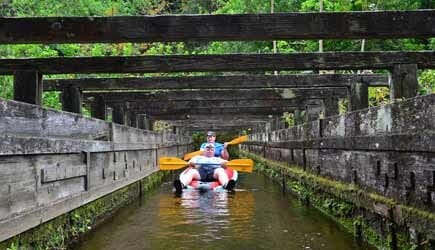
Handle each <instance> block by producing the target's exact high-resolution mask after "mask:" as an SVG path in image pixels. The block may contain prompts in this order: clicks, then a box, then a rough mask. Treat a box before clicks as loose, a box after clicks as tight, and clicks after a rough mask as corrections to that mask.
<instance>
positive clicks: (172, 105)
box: [108, 98, 306, 117]
mask: <svg viewBox="0 0 435 250" xmlns="http://www.w3.org/2000/svg"><path fill="white" fill-rule="evenodd" d="M305 103H306V102H305V100H304V99H303V98H294V99H282V100H193V101H166V102H165V101H161V102H147V101H144V102H141V101H139V100H135V102H129V104H130V105H129V106H130V108H129V110H130V111H132V112H135V111H136V110H141V109H146V110H149V109H155V110H180V109H198V108H209V109H213V108H233V107H239V108H243V107H249V108H259V107H260V108H261V107H264V108H272V107H292V108H302V107H304V105H305ZM111 104H112V103H108V105H111ZM115 106H116V105H115ZM114 111H116V108H115V109H114ZM113 117H114V116H113Z"/></svg>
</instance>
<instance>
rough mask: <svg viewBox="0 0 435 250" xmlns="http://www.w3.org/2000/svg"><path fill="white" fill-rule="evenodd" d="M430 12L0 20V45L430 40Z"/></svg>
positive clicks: (431, 18)
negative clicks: (279, 40) (403, 38)
mask: <svg viewBox="0 0 435 250" xmlns="http://www.w3.org/2000/svg"><path fill="white" fill-rule="evenodd" d="M434 13H435V12H434V11H433V10H422V11H380V12H372V11H370V12H339V13H338V12H337V13H326V12H325V13H285V14H284V13H282V14H281V13H278V14H238V15H229V14H222V15H178V16H154V17H153V16H130V17H128V16H118V17H46V18H5V17H4V18H1V19H0V26H1V27H2V29H1V32H0V43H2V44H5V43H12V44H16V43H93V42H158V41H159V42H169V41H191V40H193V41H217V40H276V39H331V38H333V39H341V38H349V39H350V38H401V37H432V36H434V34H435V30H434V26H435V18H434V16H435V14H434Z"/></svg>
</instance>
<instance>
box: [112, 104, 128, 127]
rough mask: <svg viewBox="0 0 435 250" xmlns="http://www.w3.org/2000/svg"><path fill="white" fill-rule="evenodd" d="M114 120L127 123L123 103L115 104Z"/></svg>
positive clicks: (113, 108) (113, 109)
mask: <svg viewBox="0 0 435 250" xmlns="http://www.w3.org/2000/svg"><path fill="white" fill-rule="evenodd" d="M112 122H114V123H118V124H125V114H124V107H123V106H122V105H114V106H113V107H112Z"/></svg>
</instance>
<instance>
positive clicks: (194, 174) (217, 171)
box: [174, 143, 236, 193]
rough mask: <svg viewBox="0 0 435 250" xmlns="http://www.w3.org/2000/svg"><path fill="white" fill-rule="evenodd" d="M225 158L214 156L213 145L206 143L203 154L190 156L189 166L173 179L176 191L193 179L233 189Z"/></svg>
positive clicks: (179, 191)
mask: <svg viewBox="0 0 435 250" xmlns="http://www.w3.org/2000/svg"><path fill="white" fill-rule="evenodd" d="M226 163H227V160H224V159H222V158H220V157H215V145H214V144H213V143H206V144H205V145H204V153H203V155H197V156H194V157H192V159H190V161H189V168H188V169H186V170H184V171H183V172H182V173H181V174H180V178H179V179H178V180H175V181H174V187H175V192H176V193H181V192H182V189H183V187H184V186H188V185H189V184H190V183H191V182H192V181H193V180H198V181H204V182H213V181H215V180H218V181H219V183H220V184H221V185H222V186H223V187H224V188H225V189H227V190H233V189H234V186H235V184H236V183H235V181H234V180H229V178H228V175H227V173H226V172H225V168H226V165H225V164H226Z"/></svg>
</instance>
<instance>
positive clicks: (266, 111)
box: [130, 107, 296, 116]
mask: <svg viewBox="0 0 435 250" xmlns="http://www.w3.org/2000/svg"><path fill="white" fill-rule="evenodd" d="M295 108H296V107H254V108H253V107H225V108H213V109H210V108H177V107H174V108H171V109H155V108H146V107H131V108H130V109H131V110H134V111H136V112H137V113H139V114H147V115H150V116H163V115H167V116H171V115H216V114H227V115H229V114H249V115H273V114H283V113H284V112H291V111H293V110H294V109H295Z"/></svg>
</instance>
